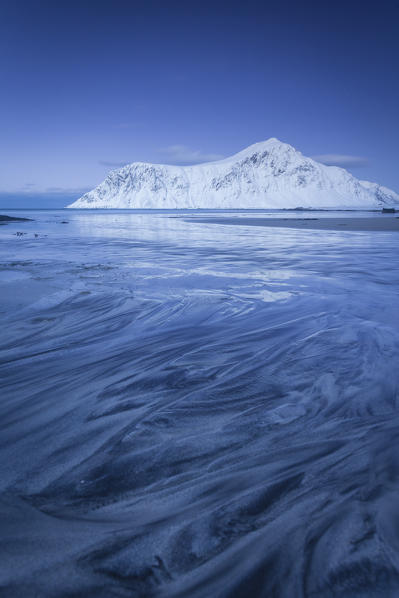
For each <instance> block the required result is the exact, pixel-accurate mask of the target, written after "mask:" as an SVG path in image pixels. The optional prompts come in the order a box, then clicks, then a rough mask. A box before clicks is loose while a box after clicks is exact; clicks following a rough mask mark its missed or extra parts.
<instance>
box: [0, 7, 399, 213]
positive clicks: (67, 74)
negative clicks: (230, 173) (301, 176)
mask: <svg viewBox="0 0 399 598" xmlns="http://www.w3.org/2000/svg"><path fill="white" fill-rule="evenodd" d="M398 20H399V2H398V1H387V0H382V1H380V2H378V3H377V2H373V3H371V2H361V1H358V2H354V1H351V0H348V1H346V2H340V1H335V2H322V1H319V2H309V1H306V0H304V1H303V2H290V1H285V2H276V0H274V1H273V2H268V1H263V2H258V1H254V0H248V1H247V2H243V1H241V2H234V1H230V2H218V1H217V0H216V1H214V2H208V1H206V0H204V1H203V2H189V1H186V2H173V1H172V0H171V1H168V2H166V1H164V2H155V1H151V0H148V1H146V2H135V1H130V2H127V1H124V0H114V1H112V2H111V1H109V2H102V1H101V0H100V1H96V2H94V1H90V2H89V1H87V0H80V1H79V2H75V1H74V0H69V1H68V2H63V1H62V0H60V1H55V0H52V1H51V2H49V1H41V0H36V1H33V0H32V1H22V0H13V1H12V2H11V1H7V0H1V1H0V85H1V93H0V108H1V110H0V205H1V206H3V207H4V206H6V207H28V206H31V207H49V206H53V207H60V206H63V205H65V204H67V203H69V202H71V201H73V200H74V199H76V198H77V197H78V196H79V195H80V194H81V193H82V192H83V191H85V190H87V189H89V188H92V187H94V186H95V185H97V184H98V183H100V182H101V181H102V180H103V178H104V177H105V176H106V174H107V172H108V171H109V170H110V169H112V168H116V167H117V166H118V165H121V164H124V163H127V162H133V161H135V160H145V161H152V162H164V163H194V162H199V161H203V160H208V159H213V158H216V157H217V156H226V155H231V154H233V153H235V152H237V151H240V150H241V149H243V148H244V147H246V146H247V145H250V144H251V143H254V142H257V141H261V140H264V139H267V138H269V137H278V138H279V139H281V140H282V141H286V142H288V143H290V144H291V145H293V146H295V147H296V148H297V149H299V150H301V151H302V152H303V153H304V154H305V155H309V156H326V155H327V156H329V158H326V160H327V161H328V160H330V162H331V161H332V162H333V163H338V164H340V165H343V166H345V167H348V169H349V170H351V172H353V173H354V174H355V175H356V176H358V177H359V178H366V179H368V180H373V181H377V182H380V183H382V184H384V185H387V186H388V187H391V188H393V189H395V190H396V191H399V168H398V138H399V136H398V133H399V116H398V114H399V76H398V65H399V32H398Z"/></svg>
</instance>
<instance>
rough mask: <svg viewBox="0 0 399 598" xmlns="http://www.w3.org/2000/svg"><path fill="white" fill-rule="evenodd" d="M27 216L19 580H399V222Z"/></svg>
mask: <svg viewBox="0 0 399 598" xmlns="http://www.w3.org/2000/svg"><path fill="white" fill-rule="evenodd" d="M5 213H8V214H11V212H10V211H8V212H5ZM17 215H19V216H25V215H26V216H30V217H32V218H34V219H35V221H34V222H31V223H19V224H9V225H7V226H1V227H0V293H1V295H0V298H1V300H0V317H1V323H2V325H1V336H0V350H1V351H0V360H1V365H0V376H1V383H0V384H1V385H0V392H1V398H0V426H1V428H0V469H1V471H0V474H1V475H0V491H1V494H0V530H1V531H0V533H1V536H2V542H1V544H0V593H1V596H5V597H19V596H21V597H24V598H25V597H28V598H29V597H31V596H32V597H33V596H40V597H42V596H43V597H46V598H47V597H57V598H58V597H67V596H68V597H71V598H72V597H78V596H90V597H91V596H93V597H96V598H97V597H98V598H109V597H113V596H116V597H125V596H126V597H152V596H155V597H158V596H160V597H175V596H176V597H185V598H227V597H229V598H247V597H251V598H252V597H255V598H257V597H264V598H271V597H276V598H301V597H312V598H313V597H314V598H325V597H334V596H340V597H341V596H343V597H348V598H352V597H358V596H359V597H360V596H361V597H382V596H383V597H384V598H385V597H388V598H389V597H392V598H394V597H397V596H398V595H399V452H398V443H399V414H398V407H399V367H398V364H399V296H398V295H399V252H398V250H399V235H397V234H396V233H364V232H362V233H348V232H346V233H345V232H336V231H333V232H327V231H304V230H290V229H267V228H259V229H257V228H255V227H244V226H243V227H239V226H237V227H232V226H223V225H217V224H200V223H196V222H186V221H185V220H184V218H181V217H175V216H176V215H175V214H170V213H158V214H148V213H131V212H122V213H117V212H108V213H101V212H79V211H73V212H70V211H64V212H62V211H58V212H57V211H54V212H44V211H40V212H31V213H28V212H27V211H26V212H22V211H21V212H18V214H17ZM277 215H278V216H281V213H280V214H277ZM348 215H350V214H348ZM364 215H365V217H367V214H364ZM240 216H242V214H240ZM251 216H252V217H253V214H251ZM272 216H273V214H272ZM293 216H297V214H295V213H294V214H293ZM325 216H326V217H328V214H325ZM320 217H322V215H321V216H320ZM63 221H65V223H63ZM17 231H21V232H22V231H23V232H26V233H27V234H26V235H23V236H21V237H17V236H16V235H15V233H16V232H17ZM35 233H36V234H37V235H38V236H37V237H35V236H34V234H35Z"/></svg>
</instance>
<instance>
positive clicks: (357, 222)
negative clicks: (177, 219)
mask: <svg viewBox="0 0 399 598" xmlns="http://www.w3.org/2000/svg"><path fill="white" fill-rule="evenodd" d="M185 220H186V221H187V222H201V223H206V224H234V225H241V226H268V227H275V228H305V229H306V228H308V229H315V230H349V231H359V232H362V231H383V232H390V231H398V232H399V216H385V215H384V216H383V215H381V216H371V217H369V218H364V217H363V218H362V217H360V218H359V217H347V216H343V217H342V218H326V217H321V218H256V217H254V218H240V217H217V218H197V217H193V218H186V219H185Z"/></svg>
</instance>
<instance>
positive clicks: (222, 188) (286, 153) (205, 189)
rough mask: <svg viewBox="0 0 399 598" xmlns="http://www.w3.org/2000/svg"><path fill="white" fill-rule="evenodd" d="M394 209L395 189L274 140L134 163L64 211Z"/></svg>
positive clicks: (115, 173)
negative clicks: (179, 159) (196, 157)
mask: <svg viewBox="0 0 399 598" xmlns="http://www.w3.org/2000/svg"><path fill="white" fill-rule="evenodd" d="M396 204H399V195H398V194H397V193H395V192H394V191H392V190H390V189H388V188H387V187H384V186H382V185H379V184H377V183H371V182H368V181H361V180H358V179H356V178H355V177H354V176H353V175H352V174H350V173H349V172H348V171H347V170H345V169H344V168H340V167H338V166H326V165H324V164H321V163H319V162H317V161H316V160H313V159H312V158H308V157H306V156H304V155H303V154H302V153H301V152H300V151H298V150H296V149H295V148H294V147H292V146H291V145H289V144H287V143H283V142H281V141H279V140H278V139H276V138H270V139H268V140H267V141H261V142H258V143H254V144H252V145H250V146H249V147H247V148H245V149H243V150H241V151H240V152H238V153H236V154H234V155H233V156H229V157H227V158H223V159H221V160H217V161H212V162H205V163H201V164H193V165H190V166H180V165H172V164H171V165H169V164H153V163H150V162H133V163H132V164H127V165H126V166H123V167H122V168H119V169H116V170H112V171H111V172H110V173H109V174H108V176H107V177H106V179H105V180H104V181H103V182H102V183H100V185H98V186H97V187H95V189H93V190H92V191H89V192H88V193H85V194H84V195H83V196H82V197H81V198H79V199H78V200H77V201H75V202H74V203H72V204H70V205H69V206H68V207H69V208H98V209H100V208H102V209H104V208H111V209H112V208H121V209H126V208H136V209H151V208H152V209H186V208H191V209H195V208H203V209H224V208H225V209H234V208H240V209H245V208H248V209H254V208H266V209H268V208H275V209H279V208H280V209H282V208H295V207H313V208H318V207H319V208H334V207H340V208H350V207H357V208H362V207H376V206H387V205H389V206H391V205H396Z"/></svg>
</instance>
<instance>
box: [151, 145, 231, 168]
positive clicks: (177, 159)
mask: <svg viewBox="0 0 399 598" xmlns="http://www.w3.org/2000/svg"><path fill="white" fill-rule="evenodd" d="M158 153H159V154H161V155H163V157H164V159H165V160H167V161H168V163H169V164H180V165H188V164H200V163H202V162H213V161H214V160H221V159H222V158H224V156H222V155H221V154H203V153H202V152H201V151H200V150H193V149H190V148H189V147H187V146H186V145H169V146H168V147H165V148H163V149H161V150H159V152H158Z"/></svg>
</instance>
